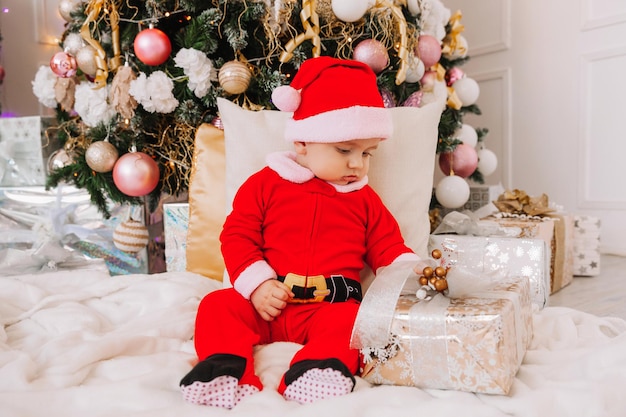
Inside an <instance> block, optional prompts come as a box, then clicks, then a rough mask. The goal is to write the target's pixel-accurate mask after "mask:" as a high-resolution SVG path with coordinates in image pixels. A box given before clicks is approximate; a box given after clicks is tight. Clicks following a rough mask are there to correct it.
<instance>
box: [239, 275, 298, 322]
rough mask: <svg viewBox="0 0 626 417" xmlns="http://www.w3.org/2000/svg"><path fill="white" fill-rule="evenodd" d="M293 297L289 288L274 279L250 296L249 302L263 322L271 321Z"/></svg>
mask: <svg viewBox="0 0 626 417" xmlns="http://www.w3.org/2000/svg"><path fill="white" fill-rule="evenodd" d="M293 296H294V293H293V292H291V290H290V289H289V287H287V286H286V285H285V284H283V283H282V282H280V281H278V280H276V279H269V280H267V281H265V282H263V283H262V284H261V285H259V286H258V287H257V289H256V290H254V291H253V292H252V294H251V295H250V301H251V302H252V305H253V306H254V308H255V309H256V311H257V313H259V315H260V316H261V318H262V319H263V320H266V321H272V320H274V319H275V318H276V317H278V316H279V315H280V313H281V312H282V311H283V309H284V308H285V307H286V306H287V301H288V300H289V299H290V298H292V297H293Z"/></svg>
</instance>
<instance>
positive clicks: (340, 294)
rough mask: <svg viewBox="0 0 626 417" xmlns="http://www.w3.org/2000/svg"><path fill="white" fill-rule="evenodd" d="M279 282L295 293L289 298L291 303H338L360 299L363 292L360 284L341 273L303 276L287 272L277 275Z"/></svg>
mask: <svg viewBox="0 0 626 417" xmlns="http://www.w3.org/2000/svg"><path fill="white" fill-rule="evenodd" d="M277 279H278V280H279V281H280V282H284V283H285V284H286V285H287V286H288V287H289V288H291V291H292V292H293V293H294V294H295V296H294V298H293V299H292V300H291V302H293V303H317V302H322V301H328V302H331V303H339V302H343V301H348V300H349V299H351V298H353V299H355V300H357V301H361V299H362V298H363V294H362V292H361V284H360V283H359V282H358V281H356V280H353V279H350V278H346V277H344V276H343V275H331V276H330V277H324V276H323V275H316V276H304V275H297V274H291V273H290V274H287V275H286V276H278V277H277Z"/></svg>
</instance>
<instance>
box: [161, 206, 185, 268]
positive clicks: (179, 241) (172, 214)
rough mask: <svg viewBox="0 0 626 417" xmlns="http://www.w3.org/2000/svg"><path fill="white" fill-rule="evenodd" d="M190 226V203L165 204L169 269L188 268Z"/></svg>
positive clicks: (166, 247)
mask: <svg viewBox="0 0 626 417" xmlns="http://www.w3.org/2000/svg"><path fill="white" fill-rule="evenodd" d="M188 226H189V204H188V203H171V204H164V205H163V230H164V234H165V264H166V267H167V270H168V271H185V270H186V266H187V262H186V260H187V255H186V254H187V228H188Z"/></svg>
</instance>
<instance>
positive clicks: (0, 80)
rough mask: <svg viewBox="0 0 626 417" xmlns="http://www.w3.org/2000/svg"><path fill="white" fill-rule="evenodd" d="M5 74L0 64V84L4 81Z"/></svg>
mask: <svg viewBox="0 0 626 417" xmlns="http://www.w3.org/2000/svg"><path fill="white" fill-rule="evenodd" d="M5 75H6V72H5V71H4V67H3V66H2V65H0V84H2V82H3V81H4V76H5Z"/></svg>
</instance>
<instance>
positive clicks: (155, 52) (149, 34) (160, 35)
mask: <svg viewBox="0 0 626 417" xmlns="http://www.w3.org/2000/svg"><path fill="white" fill-rule="evenodd" d="M134 48H135V55H136V56H137V58H139V60H140V61H141V62H143V63H144V64H146V65H153V66H156V65H161V64H162V63H164V62H165V61H167V59H168V58H169V56H170V53H171V52H172V43H171V42H170V38H168V37H167V35H166V34H165V33H164V32H163V31H161V30H159V29H155V28H152V27H151V28H149V29H144V30H142V31H141V32H139V34H137V36H136V37H135V43H134Z"/></svg>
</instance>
